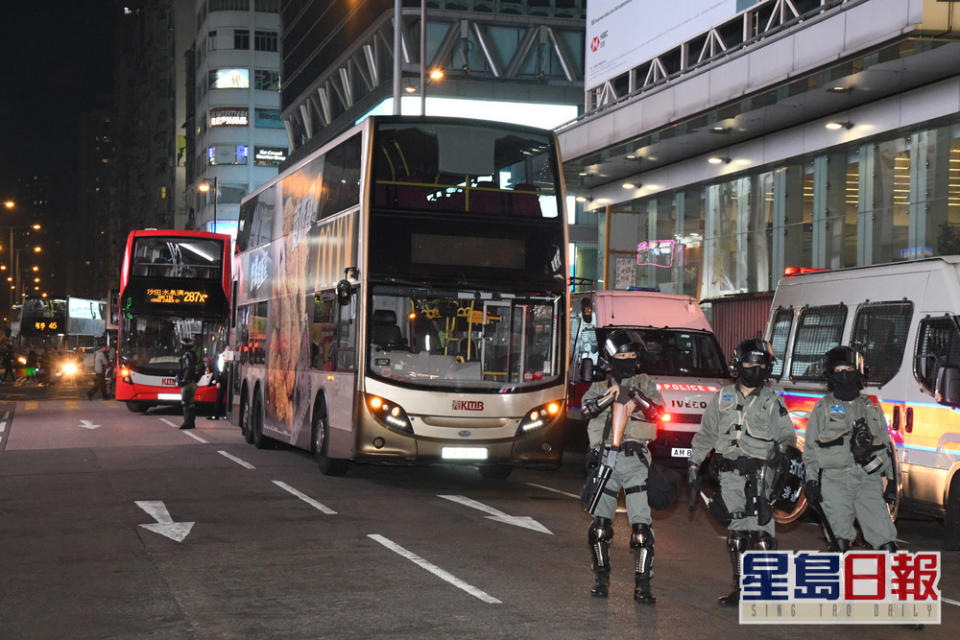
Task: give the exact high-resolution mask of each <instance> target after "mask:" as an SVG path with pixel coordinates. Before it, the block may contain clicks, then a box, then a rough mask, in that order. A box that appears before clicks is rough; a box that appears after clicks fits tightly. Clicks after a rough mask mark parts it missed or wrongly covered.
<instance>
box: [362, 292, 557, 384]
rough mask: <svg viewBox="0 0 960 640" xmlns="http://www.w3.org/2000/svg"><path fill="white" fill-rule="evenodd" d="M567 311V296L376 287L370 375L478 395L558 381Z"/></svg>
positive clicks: (373, 305)
mask: <svg viewBox="0 0 960 640" xmlns="http://www.w3.org/2000/svg"><path fill="white" fill-rule="evenodd" d="M391 289H393V290H391ZM478 293H479V295H477V294H478ZM495 297H496V298H498V299H494V298H495ZM561 306H562V297H560V296H557V297H546V296H544V297H537V296H528V297H519V296H518V297H508V296H506V295H504V296H493V295H492V294H491V293H490V292H474V291H468V292H467V291H464V292H456V291H446V292H442V291H423V290H407V291H401V290H398V289H397V288H390V287H385V286H377V287H375V288H374V292H373V295H372V296H371V307H370V308H371V309H372V310H373V311H372V316H371V319H372V321H371V322H370V324H369V326H370V331H369V336H368V341H369V342H368V344H369V347H368V350H367V352H368V354H369V359H368V367H369V372H370V374H371V375H373V376H374V377H378V378H382V379H387V380H390V381H392V382H399V383H405V384H408V385H411V386H423V387H431V388H446V389H455V390H473V391H501V392H502V391H504V389H505V388H509V389H508V390H520V389H527V388H531V387H537V386H541V385H543V384H547V383H553V382H556V380H557V379H558V377H559V375H560V374H561V373H562V367H561V366H560V362H561V358H562V354H561V353H559V349H558V344H559V334H560V331H561V323H560V322H559V318H560V316H559V313H560V312H561V310H560V307H561Z"/></svg>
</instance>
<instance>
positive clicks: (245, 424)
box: [240, 393, 253, 444]
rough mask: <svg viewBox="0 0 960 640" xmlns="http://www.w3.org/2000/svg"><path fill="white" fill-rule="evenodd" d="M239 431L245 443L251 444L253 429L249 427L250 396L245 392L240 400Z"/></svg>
mask: <svg viewBox="0 0 960 640" xmlns="http://www.w3.org/2000/svg"><path fill="white" fill-rule="evenodd" d="M240 433H242V434H243V439H244V440H246V441H247V444H253V429H251V428H250V398H248V397H247V394H246V393H244V394H243V399H242V400H240Z"/></svg>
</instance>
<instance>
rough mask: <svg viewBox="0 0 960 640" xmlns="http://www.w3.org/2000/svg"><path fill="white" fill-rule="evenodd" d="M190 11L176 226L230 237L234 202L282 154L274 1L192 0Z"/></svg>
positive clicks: (257, 182)
mask: <svg viewBox="0 0 960 640" xmlns="http://www.w3.org/2000/svg"><path fill="white" fill-rule="evenodd" d="M195 9H196V13H195V18H196V20H195V26H196V32H195V38H194V46H193V47H192V49H191V50H190V51H188V52H187V53H186V55H184V56H183V59H184V61H185V63H186V64H190V65H191V66H192V71H191V72H189V73H187V74H186V75H187V77H188V78H189V82H191V86H190V87H189V88H188V90H187V94H188V95H189V98H190V103H189V104H188V107H187V111H188V115H187V117H186V122H187V124H188V126H189V127H190V131H189V132H188V137H189V138H190V140H189V141H188V142H186V145H185V153H190V154H191V157H190V159H189V160H188V161H187V164H188V166H187V176H186V191H185V196H186V197H185V199H186V201H187V203H188V204H189V207H188V212H187V216H186V221H185V225H184V226H186V227H188V228H194V229H204V230H213V229H214V228H216V229H217V230H218V231H221V232H224V233H235V231H236V226H237V217H238V214H239V210H240V200H241V199H242V198H243V196H245V195H246V194H247V193H249V192H250V191H251V190H253V189H255V188H256V187H258V186H259V185H261V184H263V183H264V182H266V181H267V180H269V179H270V178H272V177H273V176H274V175H276V172H277V167H278V166H279V165H280V164H281V163H282V162H283V161H284V160H285V159H286V157H287V153H288V143H287V135H286V132H285V131H284V127H283V122H282V121H281V120H280V51H281V44H280V14H279V11H280V2H279V0H197V2H196V3H195ZM200 186H206V187H209V189H208V190H206V191H200V190H199V187H200ZM215 220H216V225H215V226H214V221H215Z"/></svg>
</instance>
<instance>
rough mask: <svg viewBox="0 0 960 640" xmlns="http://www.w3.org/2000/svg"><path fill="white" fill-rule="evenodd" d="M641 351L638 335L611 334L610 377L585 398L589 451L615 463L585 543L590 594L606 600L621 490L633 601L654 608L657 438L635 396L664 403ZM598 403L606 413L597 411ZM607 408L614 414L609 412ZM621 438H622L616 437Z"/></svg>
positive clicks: (606, 356)
mask: <svg viewBox="0 0 960 640" xmlns="http://www.w3.org/2000/svg"><path fill="white" fill-rule="evenodd" d="M643 348H644V347H643V342H642V340H641V338H640V337H639V336H638V335H637V334H636V333H635V332H632V331H625V330H623V329H616V330H614V331H611V332H610V334H609V335H608V336H607V338H606V340H605V341H604V342H603V345H602V348H601V353H600V359H601V365H602V366H604V367H606V368H607V369H608V371H609V372H608V374H607V377H606V379H605V380H602V381H599V382H594V383H593V384H592V385H591V386H590V389H589V390H588V391H587V393H586V394H585V395H584V399H583V406H584V409H585V411H586V412H587V414H588V415H589V416H590V417H591V420H590V423H589V425H588V426H587V435H588V437H589V441H590V447H591V449H597V448H599V447H600V445H601V443H603V445H604V447H605V449H606V450H607V456H608V458H607V459H608V460H609V459H611V458H615V462H614V463H613V465H612V467H613V473H612V475H611V477H610V480H609V481H608V482H607V485H606V487H605V489H604V495H603V496H602V497H601V499H600V502H599V504H598V505H597V508H596V511H595V513H594V518H593V521H592V522H591V523H590V528H589V530H588V534H587V538H588V542H589V545H590V549H591V553H592V556H593V558H592V560H593V571H594V573H595V574H596V584H595V585H594V587H593V589H592V590H591V591H590V594H591V595H592V596H594V597H598V598H606V597H607V595H608V594H609V588H610V541H611V540H612V539H613V517H614V515H615V514H616V511H617V497H618V496H619V494H620V488H621V487H622V488H623V492H624V495H625V498H626V503H627V516H628V518H629V520H630V525H631V527H632V529H633V531H632V533H631V536H630V548H631V549H633V550H634V555H635V561H636V562H635V567H634V581H635V588H634V592H633V599H634V600H636V601H637V602H640V603H642V604H654V603H655V602H656V598H655V597H654V595H653V593H652V592H651V590H650V579H651V578H652V577H653V528H652V527H651V522H652V520H651V518H650V506H649V504H648V503H647V492H646V483H647V476H648V472H649V468H650V461H651V457H650V451H649V450H648V448H647V444H648V443H649V442H651V441H652V440H654V439H655V438H656V437H657V427H656V424H655V423H654V422H649V421H647V420H645V419H643V418H641V417H640V414H638V415H637V416H634V415H633V412H634V410H636V409H637V407H638V400H637V399H635V398H636V397H640V398H641V400H640V402H645V403H647V405H648V406H650V403H652V405H653V406H656V407H659V406H662V405H663V398H662V396H661V395H660V392H659V391H657V386H656V384H655V383H654V382H653V381H652V380H651V379H650V377H649V376H647V375H646V374H645V373H640V374H638V373H637V356H638V352H639V351H640V350H642V349H643ZM638 393H639V394H640V395H639V396H638V395H637V394H638ZM598 403H599V405H602V406H603V408H598ZM588 407H591V408H592V411H591V410H590V409H588ZM607 408H610V410H609V411H607ZM608 417H609V419H608ZM608 425H609V426H608ZM620 434H622V436H621V437H617V436H619V435H620ZM610 452H613V453H612V454H611V453H610Z"/></svg>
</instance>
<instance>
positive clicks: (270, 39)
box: [253, 31, 277, 51]
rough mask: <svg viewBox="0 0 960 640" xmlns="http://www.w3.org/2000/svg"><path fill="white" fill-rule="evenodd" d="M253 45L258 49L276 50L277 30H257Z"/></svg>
mask: <svg viewBox="0 0 960 640" xmlns="http://www.w3.org/2000/svg"><path fill="white" fill-rule="evenodd" d="M253 46H254V48H255V49H256V50H257V51H276V50H277V32H276V31H256V32H254V37H253Z"/></svg>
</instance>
